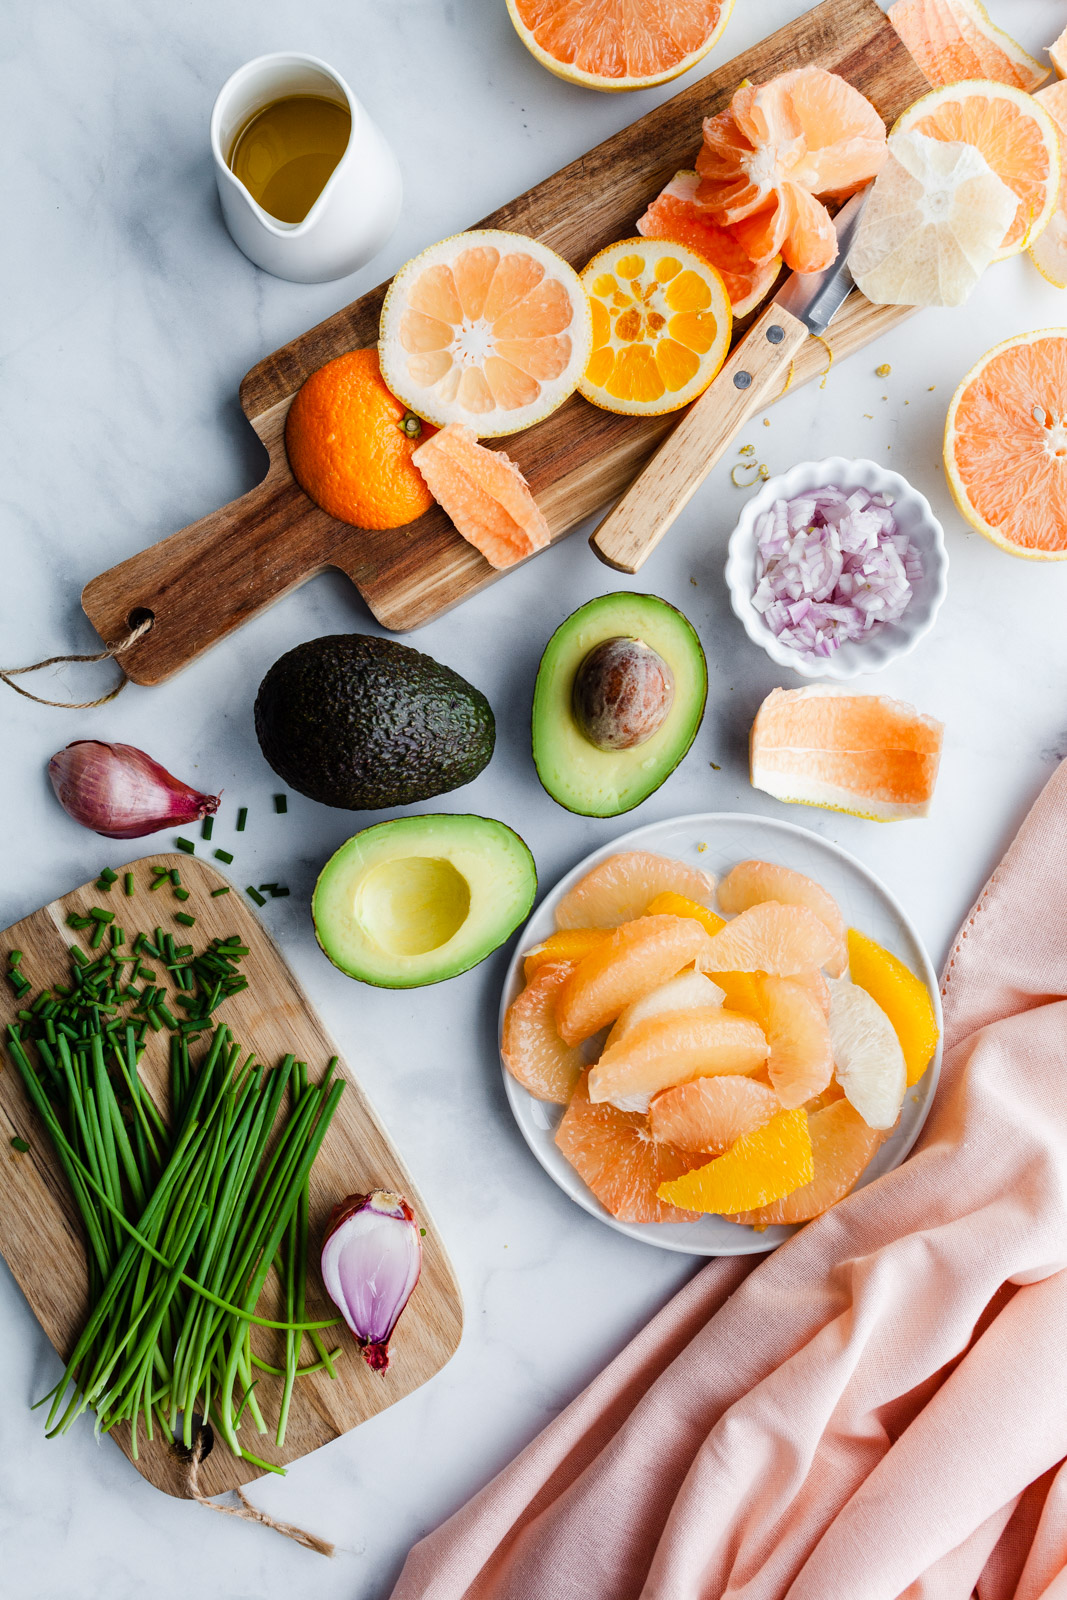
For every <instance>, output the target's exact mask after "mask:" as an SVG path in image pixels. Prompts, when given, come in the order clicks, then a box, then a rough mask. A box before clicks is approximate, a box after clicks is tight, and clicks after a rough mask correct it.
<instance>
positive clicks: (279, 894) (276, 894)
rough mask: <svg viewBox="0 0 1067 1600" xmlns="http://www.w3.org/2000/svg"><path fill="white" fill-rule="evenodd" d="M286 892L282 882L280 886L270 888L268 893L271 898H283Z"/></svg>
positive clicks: (287, 891)
mask: <svg viewBox="0 0 1067 1600" xmlns="http://www.w3.org/2000/svg"><path fill="white" fill-rule="evenodd" d="M288 893H289V890H288V889H287V888H286V887H285V885H284V884H282V886H281V888H279V889H272V890H271V892H270V895H271V899H272V900H284V899H285V897H286V895H287V894H288Z"/></svg>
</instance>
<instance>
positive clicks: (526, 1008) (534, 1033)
mask: <svg viewBox="0 0 1067 1600" xmlns="http://www.w3.org/2000/svg"><path fill="white" fill-rule="evenodd" d="M573 971H574V966H573V964H572V963H571V962H567V961H557V962H550V963H549V964H548V965H547V966H543V967H540V968H538V970H537V972H536V973H535V974H534V976H533V979H532V981H531V982H530V983H529V984H527V986H526V988H525V989H524V990H523V991H522V993H521V994H520V995H519V996H518V998H517V999H516V1000H514V1001H513V1002H512V1004H511V1005H510V1006H509V1007H508V1009H507V1013H506V1015H505V1017H504V1032H503V1038H502V1040H501V1045H500V1053H501V1055H502V1056H503V1058H504V1065H505V1066H506V1067H507V1069H508V1071H509V1072H510V1073H511V1076H512V1077H513V1078H515V1079H517V1080H518V1082H519V1083H521V1084H522V1086H523V1088H524V1089H526V1090H527V1091H528V1093H530V1094H532V1095H533V1096H534V1098H535V1099H537V1100H550V1101H552V1102H553V1103H554V1104H556V1105H560V1106H565V1105H566V1104H567V1102H568V1100H569V1099H570V1097H571V1095H572V1094H573V1093H574V1086H575V1084H576V1083H577V1082H578V1079H579V1078H580V1077H581V1074H582V1068H583V1067H584V1066H585V1061H584V1059H583V1057H582V1052H581V1051H580V1050H576V1049H574V1048H572V1047H571V1046H570V1045H566V1044H564V1043H563V1040H562V1039H561V1038H560V1036H559V1033H558V1032H557V1030H556V997H557V996H558V994H559V992H560V989H561V988H562V987H563V985H564V983H565V982H566V980H567V979H568V978H569V977H570V975H571V973H572V972H573Z"/></svg>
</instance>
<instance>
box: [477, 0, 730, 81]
mask: <svg viewBox="0 0 1067 1600" xmlns="http://www.w3.org/2000/svg"><path fill="white" fill-rule="evenodd" d="M733 3H734V0H596V3H595V4H593V5H590V4H589V3H588V0H507V5H508V14H509V16H510V17H511V20H512V22H513V23H514V25H515V31H516V32H517V34H518V36H519V38H520V39H521V40H522V42H523V44H524V45H525V46H526V48H527V50H529V52H530V54H531V55H532V56H534V57H535V58H536V59H537V60H538V61H539V62H540V63H541V65H542V66H543V67H547V68H548V70H549V72H554V73H555V75H556V77H557V78H564V79H566V81H567V82H568V83H577V84H581V85H582V86H583V87H584V88H587V89H605V90H608V91H609V92H611V91H618V90H621V89H647V88H649V87H650V86H651V85H652V84H654V83H666V82H667V81H668V80H669V79H671V78H677V77H679V76H680V75H681V74H682V73H683V72H688V70H689V68H690V67H692V66H695V65H696V63H697V62H698V61H700V60H701V59H702V57H704V56H706V55H707V53H708V51H709V50H710V49H711V48H712V46H713V45H714V44H715V43H716V41H717V40H718V38H719V36H720V34H721V33H722V30H723V29H724V28H725V26H726V24H727V22H728V21H729V19H730V12H731V11H732V9H733Z"/></svg>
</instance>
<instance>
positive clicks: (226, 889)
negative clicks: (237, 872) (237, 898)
mask: <svg viewBox="0 0 1067 1600" xmlns="http://www.w3.org/2000/svg"><path fill="white" fill-rule="evenodd" d="M229 892H230V886H229V884H228V883H224V884H223V885H222V888H221V889H212V891H211V898H212V900H217V899H218V897H219V895H220V894H229Z"/></svg>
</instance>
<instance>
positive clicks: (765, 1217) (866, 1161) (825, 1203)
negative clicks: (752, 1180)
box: [732, 1099, 885, 1228]
mask: <svg viewBox="0 0 1067 1600" xmlns="http://www.w3.org/2000/svg"><path fill="white" fill-rule="evenodd" d="M808 1132H809V1134H810V1137H811V1156H812V1166H813V1168H814V1176H813V1177H812V1179H811V1181H810V1182H808V1183H806V1184H804V1185H803V1187H801V1188H799V1189H794V1190H793V1191H792V1193H790V1194H787V1195H784V1196H783V1197H782V1198H781V1199H779V1200H775V1201H773V1202H772V1203H771V1204H770V1205H767V1204H764V1205H762V1206H761V1207H760V1208H759V1209H758V1210H753V1211H742V1212H739V1213H736V1214H735V1215H734V1216H733V1218H732V1220H733V1221H734V1222H741V1223H749V1224H750V1225H751V1226H752V1227H755V1228H766V1227H769V1226H770V1225H771V1223H774V1222H808V1221H810V1220H811V1218H812V1217H818V1216H821V1215H822V1213H823V1212H824V1211H829V1209H830V1207H831V1206H834V1205H836V1204H837V1202H838V1201H839V1200H843V1199H844V1197H845V1195H846V1194H849V1193H851V1191H852V1190H853V1189H854V1188H855V1187H856V1184H857V1182H858V1181H859V1179H860V1178H861V1177H862V1175H863V1173H864V1171H865V1170H866V1168H867V1167H868V1166H869V1165H870V1163H871V1161H872V1160H873V1158H874V1156H875V1154H876V1152H877V1150H878V1148H879V1146H880V1145H881V1143H882V1141H883V1139H884V1138H885V1134H884V1133H879V1132H878V1131H877V1129H875V1128H868V1126H867V1124H866V1123H865V1122H864V1120H863V1118H862V1117H861V1116H860V1114H859V1112H858V1111H856V1110H854V1109H853V1107H852V1106H850V1105H849V1103H848V1101H847V1100H844V1099H839V1100H835V1101H833V1103H832V1104H830V1105H827V1106H824V1107H823V1108H822V1109H821V1110H818V1111H814V1112H813V1113H812V1114H811V1115H810V1116H809V1117H808Z"/></svg>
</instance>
